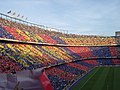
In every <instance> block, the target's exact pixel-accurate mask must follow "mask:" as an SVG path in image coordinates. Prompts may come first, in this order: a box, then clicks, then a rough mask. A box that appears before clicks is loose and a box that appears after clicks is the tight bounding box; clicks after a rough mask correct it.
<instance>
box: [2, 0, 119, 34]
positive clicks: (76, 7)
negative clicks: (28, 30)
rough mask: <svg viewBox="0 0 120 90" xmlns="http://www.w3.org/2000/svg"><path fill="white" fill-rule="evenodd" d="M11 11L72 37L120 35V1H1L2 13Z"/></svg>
mask: <svg viewBox="0 0 120 90" xmlns="http://www.w3.org/2000/svg"><path fill="white" fill-rule="evenodd" d="M9 10H12V12H16V13H17V14H19V13H20V14H21V15H24V16H25V17H28V20H29V21H31V22H33V23H37V24H40V25H46V26H49V27H53V28H58V29H63V30H68V32H69V33H75V34H87V35H91V34H92V35H107V36H109V35H112V36H113V35H114V32H115V31H120V0H0V12H2V13H4V14H6V13H7V12H8V11H9Z"/></svg>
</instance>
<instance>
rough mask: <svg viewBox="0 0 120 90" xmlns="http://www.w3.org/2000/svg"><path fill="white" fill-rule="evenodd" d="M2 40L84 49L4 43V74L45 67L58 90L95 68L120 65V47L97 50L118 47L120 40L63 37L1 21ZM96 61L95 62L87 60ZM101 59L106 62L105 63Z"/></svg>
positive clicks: (0, 62) (0, 56)
mask: <svg viewBox="0 0 120 90" xmlns="http://www.w3.org/2000/svg"><path fill="white" fill-rule="evenodd" d="M0 38H4V39H13V40H19V41H26V42H27V41H30V42H40V43H50V44H65V45H66V44H67V45H80V46H72V47H57V46H39V45H28V44H19V43H17V44H8V43H5V42H0V72H2V73H15V71H20V70H23V69H29V70H32V69H36V68H41V67H45V68H46V73H47V75H48V77H49V79H50V81H51V82H52V85H53V87H54V88H55V90H62V89H63V88H65V87H66V86H67V85H68V84H70V83H71V82H73V81H74V80H75V79H76V78H77V77H78V76H82V75H84V74H85V73H87V72H88V71H89V70H90V69H92V68H93V67H94V66H98V65H114V64H120V61H119V60H118V59H112V58H117V57H119V56H120V50H118V47H116V46H97V45H113V44H118V43H120V40H119V38H117V37H104V36H88V35H75V34H63V33H60V32H56V31H51V30H46V29H45V28H43V27H39V26H32V25H29V23H24V22H21V23H20V22H17V21H13V20H11V19H4V18H0ZM81 45H88V46H81ZM91 45H92V46H91ZM92 58H95V59H94V60H87V59H92ZM101 58H105V60H104V59H101ZM107 58H109V59H107Z"/></svg>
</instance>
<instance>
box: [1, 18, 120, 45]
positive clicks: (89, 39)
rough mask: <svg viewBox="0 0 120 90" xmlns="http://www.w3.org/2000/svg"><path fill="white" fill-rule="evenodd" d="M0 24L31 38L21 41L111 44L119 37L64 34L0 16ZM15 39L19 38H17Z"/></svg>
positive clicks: (117, 41)
mask: <svg viewBox="0 0 120 90" xmlns="http://www.w3.org/2000/svg"><path fill="white" fill-rule="evenodd" d="M0 26H2V27H9V28H11V29H9V30H12V29H13V31H11V32H10V33H12V35H13V33H15V32H16V34H17V33H18V34H19V35H18V34H17V35H18V36H19V37H24V36H25V37H27V38H31V39H32V40H31V39H26V38H23V39H22V41H34V42H45V43H52V44H57V43H59V44H68V45H113V44H118V43H119V42H120V40H119V37H118V38H117V37H113V36H109V37H108V36H93V35H75V34H64V33H60V32H57V31H51V30H46V29H45V28H42V27H41V28H40V27H38V26H32V25H29V24H28V23H22V22H16V21H13V20H10V19H4V18H0ZM9 30H8V31H9ZM3 35H4V34H3ZM45 38H46V39H45ZM53 38H54V39H55V40H54V39H53ZM12 39H13V38H12ZM15 39H17V40H21V39H19V38H15ZM44 39H45V40H44ZM49 41H50V42H49ZM56 41H57V42H56ZM62 41H63V42H62Z"/></svg>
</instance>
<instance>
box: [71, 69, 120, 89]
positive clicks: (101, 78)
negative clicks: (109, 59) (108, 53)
mask: <svg viewBox="0 0 120 90" xmlns="http://www.w3.org/2000/svg"><path fill="white" fill-rule="evenodd" d="M72 90H120V67H97V68H95V69H94V70H93V71H92V72H91V73H90V74H88V75H87V76H86V77H85V78H83V79H82V80H81V81H80V82H78V83H77V84H76V85H75V86H74V87H73V88H72Z"/></svg>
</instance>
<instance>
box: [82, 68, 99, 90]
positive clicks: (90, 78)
mask: <svg viewBox="0 0 120 90" xmlns="http://www.w3.org/2000/svg"><path fill="white" fill-rule="evenodd" d="M98 70H99V69H98ZM98 70H97V71H98ZM97 71H96V72H97ZM96 72H95V73H94V74H93V75H92V76H91V77H90V78H89V79H88V80H87V81H86V82H85V83H84V84H83V86H82V87H81V88H80V90H81V89H82V88H83V87H84V86H85V84H86V83H87V82H88V81H89V80H90V79H91V78H92V77H93V76H94V75H95V74H96Z"/></svg>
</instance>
